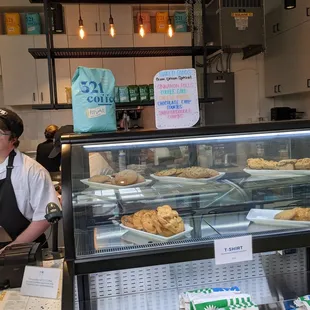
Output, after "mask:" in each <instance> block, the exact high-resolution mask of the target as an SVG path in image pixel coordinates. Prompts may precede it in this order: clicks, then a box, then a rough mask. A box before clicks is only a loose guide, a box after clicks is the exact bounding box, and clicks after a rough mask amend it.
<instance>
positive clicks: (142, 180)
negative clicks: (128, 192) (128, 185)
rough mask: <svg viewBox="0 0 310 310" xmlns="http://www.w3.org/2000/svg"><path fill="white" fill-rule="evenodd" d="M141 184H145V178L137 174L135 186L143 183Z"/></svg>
mask: <svg viewBox="0 0 310 310" xmlns="http://www.w3.org/2000/svg"><path fill="white" fill-rule="evenodd" d="M143 182H145V178H144V177H143V176H142V175H141V174H139V173H138V179H137V181H136V184H139V183H143Z"/></svg>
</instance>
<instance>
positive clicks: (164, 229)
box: [121, 205, 185, 237]
mask: <svg viewBox="0 0 310 310" xmlns="http://www.w3.org/2000/svg"><path fill="white" fill-rule="evenodd" d="M121 222H122V224H123V225H124V226H127V227H131V228H134V229H138V230H143V231H146V232H148V233H151V234H158V235H161V236H165V237H171V236H173V235H175V234H178V233H180V232H182V231H184V230H185V226H184V222H183V220H182V218H181V217H180V216H179V214H178V212H177V211H175V210H173V209H172V208H171V207H170V206H168V205H164V206H161V207H158V208H157V210H140V211H138V212H136V213H134V214H133V215H124V216H122V218H121Z"/></svg>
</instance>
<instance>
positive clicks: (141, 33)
mask: <svg viewBox="0 0 310 310" xmlns="http://www.w3.org/2000/svg"><path fill="white" fill-rule="evenodd" d="M139 34H140V36H141V37H142V38H143V37H144V36H145V30H144V26H143V24H141V25H140V29H139Z"/></svg>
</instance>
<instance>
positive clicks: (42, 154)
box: [36, 125, 61, 172]
mask: <svg viewBox="0 0 310 310" xmlns="http://www.w3.org/2000/svg"><path fill="white" fill-rule="evenodd" d="M57 130H58V126H56V125H49V126H47V127H46V129H45V131H44V135H45V138H46V141H45V142H43V143H40V144H39V145H38V147H37V157H36V160H37V162H38V163H40V164H41V165H42V166H43V167H44V168H45V169H46V170H47V171H49V172H58V171H59V168H60V160H61V157H60V154H58V155H57V156H56V157H54V158H49V155H50V153H51V151H52V149H53V148H54V141H53V140H54V136H55V133H56V131H57Z"/></svg>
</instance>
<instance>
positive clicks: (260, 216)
mask: <svg viewBox="0 0 310 310" xmlns="http://www.w3.org/2000/svg"><path fill="white" fill-rule="evenodd" d="M281 211H282V210H263V209H251V210H250V212H249V213H248V215H247V217H246V218H247V220H249V221H251V222H253V223H255V224H260V225H272V226H282V227H309V226H310V221H309V222H307V221H285V220H275V219H274V217H275V215H276V214H278V213H280V212H281Z"/></svg>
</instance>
